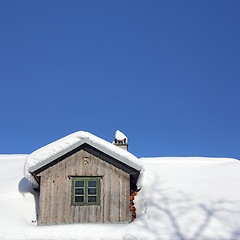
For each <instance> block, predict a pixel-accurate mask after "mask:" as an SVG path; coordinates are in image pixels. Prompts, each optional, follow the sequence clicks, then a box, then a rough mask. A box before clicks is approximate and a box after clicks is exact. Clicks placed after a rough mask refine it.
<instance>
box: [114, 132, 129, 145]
mask: <svg viewBox="0 0 240 240" xmlns="http://www.w3.org/2000/svg"><path fill="white" fill-rule="evenodd" d="M115 139H116V140H118V141H123V140H124V139H126V143H127V141H128V139H127V137H126V135H125V134H124V133H122V132H120V131H119V130H117V131H116V133H115Z"/></svg>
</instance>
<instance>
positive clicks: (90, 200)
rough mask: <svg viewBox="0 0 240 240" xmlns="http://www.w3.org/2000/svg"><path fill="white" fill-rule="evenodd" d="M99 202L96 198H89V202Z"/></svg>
mask: <svg viewBox="0 0 240 240" xmlns="http://www.w3.org/2000/svg"><path fill="white" fill-rule="evenodd" d="M96 201H97V197H96V196H89V197H88V202H96Z"/></svg>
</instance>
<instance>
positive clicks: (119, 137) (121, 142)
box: [113, 130, 128, 151]
mask: <svg viewBox="0 0 240 240" xmlns="http://www.w3.org/2000/svg"><path fill="white" fill-rule="evenodd" d="M113 144H114V145H116V146H118V147H120V148H122V149H124V150H126V151H127V150H128V139H127V137H126V136H125V135H124V134H123V133H122V132H120V131H119V130H117V131H116V133H115V138H114V141H113Z"/></svg>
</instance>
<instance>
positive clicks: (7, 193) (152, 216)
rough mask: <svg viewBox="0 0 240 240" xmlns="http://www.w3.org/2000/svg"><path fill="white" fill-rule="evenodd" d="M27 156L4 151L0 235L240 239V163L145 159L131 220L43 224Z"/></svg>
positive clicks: (1, 158)
mask: <svg viewBox="0 0 240 240" xmlns="http://www.w3.org/2000/svg"><path fill="white" fill-rule="evenodd" d="M26 158H27V155H0V189H1V195H0V212H1V214H0V239H94V240H95V239H125V240H126V239H164V240H165V239H171V240H173V239H181V240H183V239H194V240H195V239H204V240H205V239H236V240H237V239H240V221H239V219H240V191H239V189H240V162H239V161H238V160H235V159H223V158H142V159H140V160H139V161H140V162H141V163H142V165H143V167H144V169H145V171H144V173H143V176H142V190H141V191H140V192H139V193H138V195H137V197H136V201H137V202H136V207H137V214H138V216H137V220H135V221H134V222H133V223H131V224H74V225H57V226H37V224H36V222H35V220H36V211H35V208H36V205H37V204H38V202H37V201H38V197H37V194H35V193H34V191H32V190H31V186H30V184H29V182H28V180H27V179H26V178H24V177H23V167H24V163H25V160H26Z"/></svg>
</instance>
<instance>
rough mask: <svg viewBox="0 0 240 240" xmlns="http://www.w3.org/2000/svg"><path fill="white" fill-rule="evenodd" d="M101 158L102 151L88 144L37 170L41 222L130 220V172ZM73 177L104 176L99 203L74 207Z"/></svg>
mask: <svg viewBox="0 0 240 240" xmlns="http://www.w3.org/2000/svg"><path fill="white" fill-rule="evenodd" d="M85 157H87V158H88V159H87V161H88V163H87V164H86V163H84V159H83V158H85ZM102 158H104V156H101V152H97V150H93V149H92V148H91V147H89V148H87V147H86V146H85V148H84V149H80V150H79V151H77V152H75V153H73V154H72V155H70V156H67V157H66V158H65V159H63V160H61V161H58V162H57V163H56V164H55V165H52V166H50V167H49V168H48V169H45V170H43V171H42V172H40V173H38V176H41V185H40V198H39V216H38V224H39V225H44V224H57V223H76V222H126V221H129V208H130V202H129V197H130V174H129V173H126V172H125V171H123V170H122V169H119V168H117V167H115V166H113V165H112V164H110V163H108V162H107V161H105V159H104V160H103V159H102ZM72 176H101V179H100V191H101V194H100V205H92V206H71V184H72V179H71V177H72Z"/></svg>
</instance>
